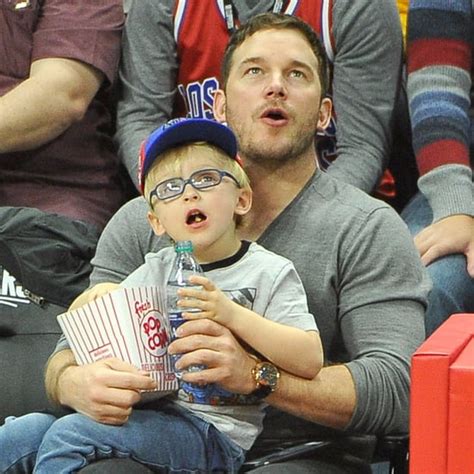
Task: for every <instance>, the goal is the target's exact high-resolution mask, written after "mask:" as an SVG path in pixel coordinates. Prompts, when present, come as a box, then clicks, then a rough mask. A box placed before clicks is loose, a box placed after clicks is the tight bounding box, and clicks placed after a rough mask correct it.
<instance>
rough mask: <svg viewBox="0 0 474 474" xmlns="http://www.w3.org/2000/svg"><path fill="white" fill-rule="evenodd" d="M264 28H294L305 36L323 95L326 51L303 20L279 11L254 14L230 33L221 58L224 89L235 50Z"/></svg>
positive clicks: (326, 79)
mask: <svg viewBox="0 0 474 474" xmlns="http://www.w3.org/2000/svg"><path fill="white" fill-rule="evenodd" d="M265 30H295V31H299V32H300V33H301V34H302V35H303V36H304V37H305V38H306V40H307V41H308V43H309V45H310V46H311V49H312V51H313V53H314V55H315V56H316V59H317V61H318V77H319V82H320V85H321V97H324V96H325V95H326V94H327V91H328V87H329V68H328V59H327V56H326V52H325V50H324V48H323V45H322V44H321V41H320V40H319V37H318V35H317V34H316V32H315V31H314V30H313V28H311V26H310V25H308V23H306V22H304V21H303V20H301V19H299V18H296V17H294V16H292V15H285V14H281V13H261V14H260V15H256V16H254V17H253V18H251V19H250V20H249V21H248V22H247V23H245V24H243V25H242V26H241V27H240V28H238V29H237V30H235V31H234V32H233V33H232V36H231V37H230V40H229V43H228V44H227V47H226V50H225V52H224V58H223V60H222V68H221V82H222V85H223V88H224V89H225V87H226V85H227V81H228V80H229V73H230V69H231V67H232V59H233V56H234V52H235V50H236V49H237V48H238V47H239V46H240V45H241V44H242V43H243V42H244V41H245V40H246V39H247V38H249V37H250V36H252V35H253V34H255V33H257V32H259V31H265Z"/></svg>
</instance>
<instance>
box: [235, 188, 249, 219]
mask: <svg viewBox="0 0 474 474" xmlns="http://www.w3.org/2000/svg"><path fill="white" fill-rule="evenodd" d="M239 191H240V194H239V199H238V201H237V205H236V206H235V214H237V215H238V216H245V214H247V212H249V211H250V208H251V207H252V190H251V189H249V188H242V189H240V190H239Z"/></svg>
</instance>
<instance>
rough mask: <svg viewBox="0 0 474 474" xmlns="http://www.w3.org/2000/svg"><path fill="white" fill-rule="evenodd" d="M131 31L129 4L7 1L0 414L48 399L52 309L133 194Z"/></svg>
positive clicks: (0, 142)
mask: <svg viewBox="0 0 474 474" xmlns="http://www.w3.org/2000/svg"><path fill="white" fill-rule="evenodd" d="M122 26H123V10H122V2H121V0H104V1H102V2H96V1H93V0H86V1H83V2H65V1H63V0H1V1H0V305H1V306H0V307H1V308H2V309H1V310H0V312H1V313H2V316H3V318H2V330H1V331H0V333H1V334H0V359H1V360H2V361H4V362H3V364H2V363H0V372H2V376H3V384H2V387H4V389H3V390H2V389H0V398H1V399H2V400H3V402H2V406H1V408H0V420H3V418H4V416H5V415H6V413H7V412H9V413H10V414H11V413H12V407H13V410H14V412H15V413H17V414H18V413H21V412H27V411H29V410H31V409H32V407H35V408H36V409H40V408H43V407H45V406H46V400H45V394H44V393H43V390H42V388H43V387H42V384H41V383H40V380H41V374H42V370H43V366H44V363H45V362H46V358H47V355H49V354H50V352H51V349H52V347H54V344H53V345H51V343H50V341H51V335H52V334H54V333H55V332H58V331H59V326H58V325H57V324H56V319H55V316H56V315H57V314H58V313H59V312H61V311H62V310H63V309H64V308H66V307H67V306H69V305H70V304H71V302H72V301H73V300H74V298H75V297H76V296H77V295H78V294H79V293H81V292H82V291H83V290H84V289H85V288H86V287H87V284H88V281H89V273H90V270H91V266H90V260H91V258H92V257H93V255H94V252H95V246H96V243H97V240H98V238H99V235H100V232H101V230H102V229H103V227H104V226H105V224H106V223H107V221H108V220H109V218H110V217H111V216H112V215H113V213H114V212H115V211H116V210H117V209H118V208H119V207H120V206H121V205H122V204H123V203H124V202H125V201H126V199H127V197H128V194H129V193H128V192H126V189H125V186H124V183H126V181H125V180H124V178H126V174H125V173H124V172H123V171H122V170H121V164H120V162H119V160H118V158H117V156H116V153H115V150H114V146H113V142H112V134H113V130H112V118H111V114H110V112H109V111H108V103H109V95H110V90H111V85H112V82H113V81H114V80H115V78H116V74H117V68H118V61H119V53H120V39H121V32H122ZM11 298H13V300H11ZM38 302H39V303H40V304H36V303H38ZM32 322H34V323H33V324H35V325H37V329H35V330H34V331H32V330H31V324H32ZM32 332H34V333H35V337H33V336H32ZM4 335H7V336H8V338H7V339H4V338H3V337H2V336H4ZM12 335H14V339H13V338H12V337H11V336H12ZM53 337H54V336H53ZM30 338H31V339H30ZM32 340H33V342H31V341H32ZM32 343H34V344H35V354H36V357H35V359H34V360H33V361H30V359H29V355H30V352H31V347H32V346H31V344H32ZM46 354H47V355H46ZM11 361H16V364H18V365H16V364H12V362H11ZM26 365H27V366H28V368H29V369H28V374H26V373H25V377H24V378H23V379H22V380H21V381H18V382H17V383H13V382H10V381H12V380H13V379H17V375H18V367H25V366H26ZM38 376H39V379H38V380H36V379H35V377H38ZM23 384H24V385H23ZM30 387H34V390H33V391H32V392H31V395H29V396H25V391H26V390H30Z"/></svg>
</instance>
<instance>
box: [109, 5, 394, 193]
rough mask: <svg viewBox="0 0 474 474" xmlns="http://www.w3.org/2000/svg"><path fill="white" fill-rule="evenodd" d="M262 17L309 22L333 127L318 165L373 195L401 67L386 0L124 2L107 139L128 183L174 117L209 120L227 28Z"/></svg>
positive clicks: (385, 156) (321, 143)
mask: <svg viewBox="0 0 474 474" xmlns="http://www.w3.org/2000/svg"><path fill="white" fill-rule="evenodd" d="M268 11H274V12H275V11H277V12H281V13H285V14H291V15H294V16H297V17H298V18H301V19H302V20H304V21H306V22H307V23H309V24H310V25H311V26H312V27H313V29H314V30H315V31H316V33H318V35H319V36H320V38H321V40H322V42H323V45H324V48H325V50H326V52H327V54H328V56H329V58H330V61H331V65H332V88H331V93H332V95H333V100H334V108H335V111H336V115H337V126H336V121H335V120H332V122H331V124H330V126H329V127H327V129H326V130H325V132H324V139H322V137H320V139H319V140H318V148H319V150H318V158H319V160H320V164H321V166H322V167H324V168H326V167H328V165H329V163H332V164H331V166H329V167H328V172H329V173H330V174H332V175H333V176H334V177H337V178H338V179H341V180H343V181H344V182H346V183H350V184H352V185H354V186H356V187H358V188H360V189H362V190H364V191H365V192H367V193H372V192H373V191H374V190H375V188H376V187H377V184H378V183H379V182H380V179H381V177H382V175H383V173H384V171H385V170H386V168H387V166H388V162H389V157H390V150H391V141H392V130H391V129H392V125H393V124H392V120H393V109H394V107H395V104H396V100H397V93H398V87H399V83H400V74H401V63H402V35H401V29H400V20H399V17H398V13H397V9H396V6H395V2H393V1H392V0H381V1H378V2H373V1H370V0H362V1H358V2H354V1H352V0H298V1H288V0H284V1H275V0H245V1H244V0H232V1H231V0H225V2H224V1H222V0H200V1H199V2H196V1H190V0H163V1H160V2H157V1H155V0H143V1H140V2H134V3H133V5H132V8H131V10H130V13H129V16H128V19H127V23H126V25H125V29H124V39H123V52H122V62H121V67H120V74H119V75H120V86H121V93H120V97H119V102H118V113H117V134H116V140H117V143H118V145H119V155H120V157H121V159H122V161H123V162H124V164H125V165H126V167H127V169H128V171H129V174H130V176H131V178H132V179H133V180H134V182H135V183H136V180H137V160H136V157H137V155H138V150H139V147H140V143H141V142H142V140H144V139H145V137H147V136H148V135H149V133H151V132H152V131H153V129H154V128H155V127H156V126H157V125H159V124H161V123H163V122H165V121H166V120H168V119H170V118H172V117H176V116H184V115H187V116H190V117H206V118H212V117H213V111H212V107H213V96H214V92H215V90H216V89H219V88H220V87H222V83H220V78H219V72H220V71H219V69H220V65H221V60H222V55H223V53H224V49H225V46H226V44H227V42H228V39H229V37H230V34H231V33H232V29H233V28H234V27H237V26H238V25H239V24H243V23H245V22H246V21H248V20H249V19H250V18H252V17H254V16H255V15H257V14H259V13H264V12H268ZM333 119H334V117H333ZM322 132H323V131H321V133H322ZM336 138H337V148H336ZM336 156H337V160H335V161H334V159H335V158H336Z"/></svg>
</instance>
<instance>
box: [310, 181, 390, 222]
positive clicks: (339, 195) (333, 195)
mask: <svg viewBox="0 0 474 474" xmlns="http://www.w3.org/2000/svg"><path fill="white" fill-rule="evenodd" d="M313 195H314V196H313ZM313 198H314V199H316V200H317V201H318V206H314V212H315V213H318V212H324V211H329V210H331V211H332V212H333V214H334V216H340V217H341V218H344V219H351V218H352V219H358V218H361V217H362V218H366V217H367V216H368V215H370V214H373V213H374V212H376V211H381V213H382V214H385V213H388V214H396V213H395V211H394V209H393V208H392V207H390V206H389V205H388V204H387V203H386V202H384V201H381V200H379V199H375V198H374V197H372V196H369V195H368V194H367V193H366V192H364V191H362V190H360V189H358V188H356V187H355V186H352V185H350V184H347V183H344V182H343V181H341V180H339V179H337V178H334V177H332V176H331V175H328V174H327V173H324V172H323V173H320V174H319V175H318V176H317V177H316V179H315V180H313V182H312V184H311V186H309V188H308V196H306V200H309V201H311V200H312V199H313Z"/></svg>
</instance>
